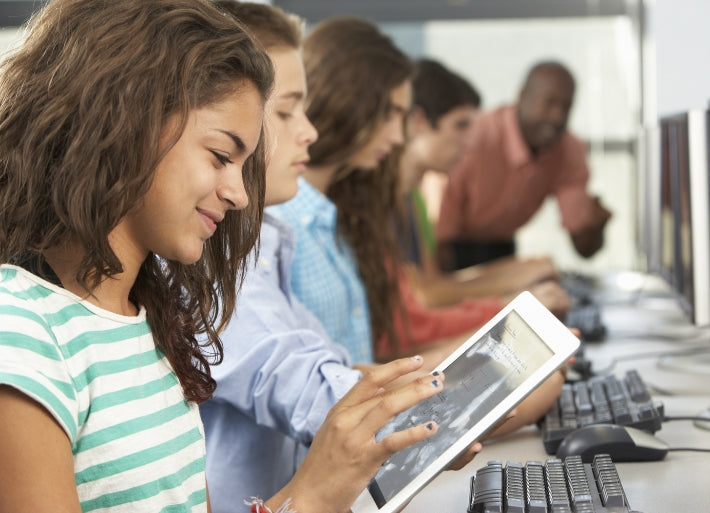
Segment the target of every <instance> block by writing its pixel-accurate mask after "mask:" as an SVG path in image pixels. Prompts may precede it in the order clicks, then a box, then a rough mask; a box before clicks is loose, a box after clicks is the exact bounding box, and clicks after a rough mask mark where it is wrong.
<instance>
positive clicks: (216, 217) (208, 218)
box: [197, 208, 224, 235]
mask: <svg viewBox="0 0 710 513" xmlns="http://www.w3.org/2000/svg"><path fill="white" fill-rule="evenodd" d="M197 212H198V213H199V214H200V217H201V218H202V221H204V223H205V226H207V228H208V229H209V231H210V235H212V234H213V233H214V232H215V231H216V230H217V223H219V222H220V221H221V220H222V219H224V216H223V215H220V214H217V213H215V212H210V211H208V210H203V209H201V208H198V209H197Z"/></svg>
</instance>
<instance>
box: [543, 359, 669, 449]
mask: <svg viewBox="0 0 710 513" xmlns="http://www.w3.org/2000/svg"><path fill="white" fill-rule="evenodd" d="M662 422H663V404H661V403H659V402H655V401H653V399H652V398H651V395H650V393H649V391H648V388H647V387H646V384H645V383H644V382H643V380H642V379H641V376H640V375H639V373H638V371H636V370H634V369H632V370H629V371H627V372H626V375H625V376H624V377H623V378H622V379H619V378H617V377H615V376H612V375H609V376H595V377H592V378H589V379H588V380H585V381H577V382H574V383H565V384H564V385H562V393H561V394H560V397H559V399H558V400H557V403H556V405H555V406H553V407H552V409H550V411H549V412H547V414H546V415H545V417H544V418H543V419H542V421H541V422H540V428H541V430H542V441H543V444H544V446H545V451H546V452H547V454H555V453H556V452H557V447H559V445H560V443H561V442H562V439H563V438H564V437H565V436H566V435H567V434H568V433H570V432H571V431H574V430H575V429H577V428H579V427H582V426H587V425H589V424H621V425H624V426H631V427H635V428H638V429H643V430H646V431H649V432H651V433H655V432H656V431H658V430H659V429H661V423H662Z"/></svg>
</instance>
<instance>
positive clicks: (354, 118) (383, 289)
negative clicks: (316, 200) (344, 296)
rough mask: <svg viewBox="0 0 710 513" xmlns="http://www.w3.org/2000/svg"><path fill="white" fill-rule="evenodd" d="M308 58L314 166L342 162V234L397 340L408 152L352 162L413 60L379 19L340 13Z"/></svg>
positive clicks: (379, 328)
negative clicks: (403, 157) (397, 222)
mask: <svg viewBox="0 0 710 513" xmlns="http://www.w3.org/2000/svg"><path fill="white" fill-rule="evenodd" d="M303 59H304V64H305V67H306V80H307V83H308V101H307V103H308V105H307V111H306V114H307V116H308V118H309V119H310V120H311V122H312V123H313V125H314V126H315V127H316V130H317V131H318V134H319V138H318V140H317V141H316V142H315V143H314V144H313V145H311V147H310V149H309V153H310V156H311V165H312V166H313V167H318V166H333V165H335V166H337V170H336V173H335V175H334V180H333V183H331V184H330V186H329V188H328V190H327V191H326V194H327V196H328V197H329V198H330V199H331V200H332V201H333V202H334V203H335V204H336V205H337V207H338V231H339V234H340V235H341V236H342V237H343V238H344V239H345V240H346V241H347V242H348V243H349V244H350V246H351V247H352V249H353V251H354V253H355V256H356V258H357V263H358V268H359V271H360V277H361V278H362V280H363V282H364V284H365V289H366V291H367V300H368V303H369V309H370V319H371V324H372V333H373V338H374V339H375V340H377V339H379V338H380V337H381V336H382V335H386V336H387V340H388V342H389V343H390V344H394V345H396V343H397V336H396V333H395V330H394V324H393V315H394V313H395V312H396V311H397V309H400V311H401V310H402V309H401V301H400V298H399V287H398V284H397V275H396V272H394V270H396V269H397V268H398V266H397V264H398V262H399V251H398V244H397V240H396V237H395V233H394V230H393V228H392V225H391V220H392V219H393V217H394V216H395V215H396V213H397V210H396V208H397V207H396V203H397V201H396V198H397V195H396V187H397V174H398V173H397V170H398V168H399V157H400V154H401V151H400V150H395V151H393V152H392V154H391V155H390V156H389V157H388V158H387V159H385V160H384V161H382V163H381V164H380V166H379V168H378V169H375V170H359V169H353V168H352V167H351V166H349V165H348V161H349V160H350V158H351V157H352V156H353V155H354V154H356V153H357V152H358V151H359V150H360V149H361V148H362V147H363V146H365V145H366V144H367V143H368V142H369V141H370V140H371V139H372V137H373V135H374V134H375V132H376V130H377V129H378V128H379V127H380V126H381V125H382V123H384V122H385V120H386V119H387V116H388V113H389V112H390V108H391V104H390V93H391V91H392V90H393V89H395V88H396V87H398V86H400V85H402V84H403V83H405V82H406V81H407V80H409V79H410V76H411V74H412V63H411V62H410V60H409V58H407V57H406V56H405V55H404V54H403V53H402V52H401V51H400V50H399V49H398V48H397V47H396V46H395V45H394V44H393V42H392V40H391V39H390V38H389V37H387V36H386V35H384V34H382V33H381V32H380V31H379V30H378V29H377V27H376V26H375V25H373V24H372V23H370V22H368V21H366V20H363V19H360V18H356V17H347V16H345V17H334V18H330V19H328V20H326V21H323V22H321V23H319V24H318V25H317V26H316V27H315V28H314V29H313V31H312V32H311V33H310V34H309V35H308V36H307V37H306V40H305V43H304V48H303Z"/></svg>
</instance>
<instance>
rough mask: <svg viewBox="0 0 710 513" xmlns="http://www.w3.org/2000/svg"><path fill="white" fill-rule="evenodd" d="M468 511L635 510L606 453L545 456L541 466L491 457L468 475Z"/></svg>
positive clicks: (576, 512)
mask: <svg viewBox="0 0 710 513" xmlns="http://www.w3.org/2000/svg"><path fill="white" fill-rule="evenodd" d="M477 497H478V499H477ZM501 497H503V499H502V501H501V500H500V498H501ZM468 512H469V513H639V512H634V511H632V510H631V509H630V507H629V505H628V501H627V499H626V495H625V493H624V489H623V486H622V484H621V479H620V478H619V474H618V472H617V470H616V466H615V464H614V462H613V461H612V460H611V457H610V456H609V455H608V454H601V455H596V456H595V457H594V460H593V461H592V463H583V462H582V459H581V457H579V456H569V457H567V458H566V459H564V460H560V459H558V458H549V459H548V460H547V461H546V462H545V463H544V465H543V464H542V463H540V462H539V461H528V462H527V463H525V464H521V463H520V462H515V461H510V462H508V463H507V464H506V465H505V466H503V465H502V463H501V462H499V461H490V462H489V463H488V465H486V466H484V467H482V468H479V469H478V471H477V472H476V473H475V474H474V475H473V476H472V477H471V491H470V495H469V509H468Z"/></svg>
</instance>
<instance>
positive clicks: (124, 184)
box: [0, 0, 273, 401]
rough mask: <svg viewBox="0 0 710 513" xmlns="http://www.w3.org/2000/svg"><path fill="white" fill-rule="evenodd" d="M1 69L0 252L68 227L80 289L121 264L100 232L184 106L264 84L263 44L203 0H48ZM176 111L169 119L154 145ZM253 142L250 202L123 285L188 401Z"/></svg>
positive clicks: (260, 196) (242, 230) (113, 221)
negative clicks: (195, 252) (201, 243)
mask: <svg viewBox="0 0 710 513" xmlns="http://www.w3.org/2000/svg"><path fill="white" fill-rule="evenodd" d="M0 73H1V74H2V77H3V78H2V81H0V261H2V262H11V261H18V260H21V259H23V258H24V259H25V260H26V257H27V255H30V257H31V258H34V259H35V260H39V259H40V258H41V254H42V252H43V251H44V250H46V249H48V248H51V247H54V246H56V245H58V244H60V243H62V242H63V241H67V240H69V239H71V240H74V241H76V242H77V243H79V244H80V245H81V246H82V248H83V250H84V255H83V258H82V261H81V263H80V267H79V271H78V273H77V276H76V279H77V280H78V282H79V283H80V284H81V286H83V287H84V288H85V289H86V290H87V291H88V292H90V291H91V290H92V289H93V288H94V287H96V286H97V285H98V284H99V283H100V282H101V281H102V280H103V279H105V278H106V277H110V276H113V275H116V274H119V273H120V272H121V271H122V266H121V262H120V261H119V259H118V257H117V256H116V254H115V253H114V252H113V250H112V249H111V246H110V244H109V241H108V235H109V233H110V232H111V230H112V229H113V228H115V227H116V225H117V224H118V223H119V221H120V220H121V219H122V218H123V217H124V216H126V214H128V213H129V212H130V211H131V209H133V208H135V207H136V206H137V205H138V204H139V202H140V201H141V200H142V198H143V197H144V195H145V194H146V192H147V191H148V189H149V187H150V184H151V181H152V179H153V175H154V172H155V168H156V165H157V164H158V162H159V161H160V160H161V158H162V157H163V156H164V155H165V153H166V152H167V151H168V150H169V148H170V147H171V146H172V145H173V144H175V142H176V141H177V139H178V138H179V136H180V134H181V133H182V127H184V123H185V120H186V119H187V116H188V114H189V112H190V110H191V109H195V108H198V107H201V106H205V105H208V104H210V103H213V102H217V101H220V100H221V99H223V98H224V97H225V96H226V95H227V94H230V93H232V92H234V91H236V90H238V89H239V88H240V87H242V86H243V85H244V84H245V83H251V84H253V85H254V86H255V87H256V88H257V90H258V91H259V93H260V95H261V98H262V101H265V100H266V98H267V97H268V95H269V94H270V90H271V87H272V84H273V68H272V66H271V62H270V61H269V59H268V57H267V55H266V54H265V53H264V52H263V51H261V50H260V49H259V48H258V47H257V46H255V44H254V43H253V41H252V39H251V38H250V37H249V36H248V35H247V34H246V33H245V32H244V30H243V28H242V27H241V26H240V25H239V24H238V23H237V22H236V21H235V20H234V19H232V18H230V17H226V16H224V15H223V14H222V13H220V12H219V11H218V10H217V9H215V8H214V6H212V5H211V4H210V3H209V2H206V1H202V0H121V1H116V0H53V1H52V2H50V3H49V4H47V6H46V7H45V8H43V9H42V10H41V11H39V13H38V14H36V15H35V16H34V17H33V19H31V20H30V30H29V32H28V33H27V37H26V40H25V41H24V43H23V44H22V46H21V47H20V48H19V49H18V50H17V51H16V52H14V53H13V54H12V55H11V56H10V57H9V58H8V59H7V60H5V61H4V62H3V63H2V65H0ZM175 115H177V116H178V117H179V118H178V119H180V120H182V124H181V125H180V126H181V128H180V130H178V131H177V133H176V134H175V135H174V137H173V138H172V139H171V141H170V144H169V145H168V148H167V149H166V148H165V145H164V144H163V145H161V144H160V139H161V135H162V134H163V131H164V128H165V127H166V123H167V121H168V120H169V119H174V117H175ZM263 144H264V143H263V135H262V140H261V141H260V143H259V147H258V148H257V151H255V153H254V155H252V156H251V157H250V158H249V159H248V161H247V163H246V164H245V165H244V167H243V175H244V185H245V188H246V192H247V194H248V196H249V206H248V207H247V208H246V209H244V210H241V211H229V212H228V213H227V216H226V217H225V219H224V221H223V222H221V223H219V225H218V228H217V231H216V233H215V234H214V236H213V237H212V238H210V239H209V240H208V241H207V242H206V243H205V247H204V252H203V256H202V258H201V259H200V260H199V261H198V262H197V263H195V264H193V265H183V264H180V263H178V262H172V261H164V260H162V259H160V257H158V256H157V255H154V254H150V255H149V256H148V258H147V259H146V260H145V262H143V264H142V267H141V268H140V271H139V274H138V277H137V279H136V281H135V283H134V285H133V288H132V290H131V293H130V296H131V299H132V300H133V301H135V302H137V303H138V304H141V305H143V306H144V307H145V308H146V312H147V319H148V322H149V324H150V327H151V330H152V332H153V336H154V337H155V340H156V344H157V345H158V346H159V347H160V349H161V350H162V351H163V353H164V354H165V355H166V357H167V358H168V360H169V361H170V364H171V365H172V367H173V369H174V370H175V372H176V374H177V376H178V378H179V379H180V382H181V384H182V387H183V390H184V392H185V396H186V398H187V399H188V400H193V401H201V400H204V399H206V398H207V397H209V396H210V395H211V394H212V392H213V391H214V389H215V386H216V383H215V381H214V379H213V378H212V377H211V375H210V372H209V362H208V358H210V357H214V358H215V360H216V361H220V360H221V357H222V346H221V343H220V342H219V338H218V335H217V333H218V332H219V331H220V330H221V329H222V328H223V327H224V325H225V324H226V322H227V320H228V318H229V316H230V315H231V312H232V310H233V309H234V304H235V296H236V293H237V286H238V283H240V282H241V279H242V277H243V273H244V266H245V258H246V255H247V254H248V252H249V251H250V250H251V248H252V247H253V246H254V244H255V243H256V242H257V241H258V236H259V228H260V225H261V218H262V210H263V203H264V189H265V176H264V173H265V164H264V149H263ZM215 325H216V328H215ZM205 332H206V333H207V338H208V341H207V342H206V343H205V344H200V343H199V342H198V341H197V337H196V334H198V333H205Z"/></svg>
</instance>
